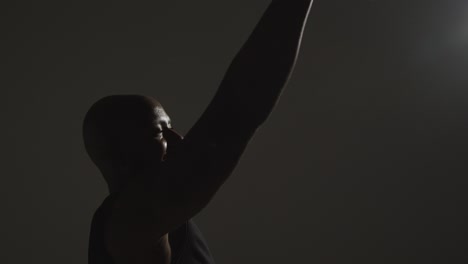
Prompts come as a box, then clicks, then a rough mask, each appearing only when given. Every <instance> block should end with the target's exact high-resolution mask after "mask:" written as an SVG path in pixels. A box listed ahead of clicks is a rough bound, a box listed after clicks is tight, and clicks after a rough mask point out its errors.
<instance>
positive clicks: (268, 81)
mask: <svg viewBox="0 0 468 264" xmlns="http://www.w3.org/2000/svg"><path fill="white" fill-rule="evenodd" d="M311 5H312V0H274V1H272V3H271V4H270V6H269V7H268V9H267V10H266V12H265V13H264V14H263V16H262V18H261V20H260V22H259V23H258V25H257V26H256V28H255V30H254V31H253V33H252V34H251V36H250V37H249V39H248V41H247V42H246V43H245V44H244V45H243V47H242V48H241V50H240V51H239V53H238V54H237V55H236V57H235V58H234V60H233V61H232V63H231V65H230V67H229V69H228V71H227V73H226V75H225V77H224V79H223V81H222V83H221V85H220V87H219V90H218V91H217V93H216V95H215V96H214V99H213V100H212V102H211V103H210V105H209V106H208V107H207V109H206V111H205V112H204V113H203V115H202V116H201V118H200V119H199V120H198V121H197V123H196V124H195V125H194V127H193V128H192V129H191V130H190V131H189V133H188V134H187V136H186V137H185V139H184V142H183V144H182V145H181V147H180V148H179V149H178V150H176V151H175V152H176V153H174V156H173V157H169V159H170V160H169V161H168V164H169V165H168V170H169V171H168V175H169V176H168V180H169V188H168V189H169V190H173V191H171V194H172V195H175V196H174V198H173V201H176V200H177V201H178V202H179V204H177V205H176V204H175V203H172V204H171V205H172V208H173V209H174V210H175V211H173V212H172V213H170V215H173V216H174V218H172V219H170V220H169V221H168V222H170V223H177V222H179V223H180V221H181V220H182V221H183V220H186V219H189V218H190V217H192V216H194V215H195V214H196V213H198V212H199V211H200V210H201V209H203V208H204V207H205V206H206V205H207V204H208V202H209V201H210V200H211V199H212V198H213V196H214V195H215V193H216V192H217V190H218V189H219V188H220V187H221V185H222V184H223V183H224V182H225V180H226V179H227V178H228V177H229V175H230V174H231V172H232V171H233V169H234V167H235V166H236V164H237V162H238V160H239V158H240V156H241V154H242V153H243V151H244V149H245V147H246V145H247V143H248V142H249V140H250V138H251V137H252V135H253V134H254V132H255V130H256V129H257V128H258V127H259V126H260V125H261V124H262V123H263V122H264V121H265V120H266V118H267V117H268V115H269V114H270V112H271V111H272V109H273V107H274V106H275V104H276V102H277V100H278V98H279V96H280V93H281V90H282V88H283V87H284V86H285V85H286V83H287V81H288V79H289V77H290V74H291V72H292V70H293V67H294V64H295V62H296V59H297V55H298V51H299V46H300V42H301V37H302V33H303V31H304V26H305V23H306V20H307V17H308V13H309V11H310V7H311ZM169 149H170V147H169ZM171 158H172V159H171ZM176 197H177V198H176ZM176 218H178V219H176Z"/></svg>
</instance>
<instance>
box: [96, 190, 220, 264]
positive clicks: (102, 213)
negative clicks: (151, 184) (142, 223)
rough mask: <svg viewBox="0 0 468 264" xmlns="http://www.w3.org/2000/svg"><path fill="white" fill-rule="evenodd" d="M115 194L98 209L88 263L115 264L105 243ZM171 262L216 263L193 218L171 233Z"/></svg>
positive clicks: (174, 263) (178, 263)
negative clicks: (105, 225) (106, 227)
mask: <svg viewBox="0 0 468 264" xmlns="http://www.w3.org/2000/svg"><path fill="white" fill-rule="evenodd" d="M115 197H116V196H115V195H112V194H111V195H109V196H108V197H107V198H106V199H105V200H104V201H103V203H102V204H101V206H100V207H99V208H98V209H97V210H96V212H95V213H94V216H93V220H92V223H91V232H90V236H89V247H88V264H114V262H113V260H112V258H111V256H110V255H109V254H108V253H107V251H106V249H105V245H104V223H105V222H106V219H107V217H109V215H110V210H111V206H110V205H111V204H112V203H113V200H114V199H115ZM169 244H170V245H171V255H172V258H171V264H214V261H213V258H212V256H211V254H210V251H209V249H208V246H207V244H206V242H205V239H204V238H203V235H202V233H201V232H200V230H199V229H198V228H197V226H196V225H195V223H194V222H193V220H189V221H187V222H186V223H185V224H183V225H181V226H180V227H178V228H176V229H175V230H174V231H172V232H170V233H169Z"/></svg>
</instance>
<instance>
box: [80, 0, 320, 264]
mask: <svg viewBox="0 0 468 264" xmlns="http://www.w3.org/2000/svg"><path fill="white" fill-rule="evenodd" d="M311 4H312V0H274V1H272V3H271V4H270V6H269V7H268V9H267V10H266V12H265V13H264V14H263V16H262V18H261V20H260V22H259V23H258V25H257V27H256V28H255V30H254V32H253V33H252V35H251V36H250V38H249V39H248V41H247V42H246V43H245V44H244V46H243V47H242V49H241V50H240V52H239V53H238V54H237V56H236V57H235V58H234V60H233V61H232V63H231V65H230V67H229V69H228V71H227V73H226V75H225V77H224V79H223V81H222V83H221V85H220V87H219V90H218V91H217V93H216V95H215V97H214V99H213V100H212V101H211V103H210V105H209V106H208V108H207V109H206V111H205V112H204V113H203V115H202V116H201V117H200V119H199V120H198V121H197V122H196V124H195V125H194V126H193V128H192V129H191V130H190V131H189V132H188V133H187V135H186V136H185V138H182V136H180V135H179V134H177V132H175V131H174V129H173V128H172V125H171V120H170V118H169V116H168V115H167V114H166V112H165V111H164V109H163V107H162V106H161V104H159V103H158V102H157V101H156V100H155V99H153V98H150V97H146V96H138V95H117V96H109V97H105V98H103V99H101V100H99V101H98V102H97V103H95V104H94V105H93V106H92V107H91V109H90V110H89V112H88V113H87V115H86V118H85V121H84V125H83V134H84V141H85V146H86V149H87V151H88V154H89V156H90V157H91V159H92V160H93V162H94V163H95V164H96V165H97V166H98V167H99V169H100V171H101V172H102V174H103V176H104V178H105V179H106V181H107V184H108V186H109V191H110V195H109V196H108V197H107V198H106V199H105V200H104V202H103V203H102V205H101V206H100V207H99V208H98V210H97V211H96V213H95V214H94V217H93V222H92V226H91V234H90V244H89V263H90V264H146V263H148V264H149V263H151V264H169V263H172V264H192V263H198V264H208V263H214V262H213V259H212V258H211V255H210V253H209V250H208V248H207V246H206V243H205V241H204V239H203V237H202V235H201V233H200V231H199V230H198V229H197V227H196V226H195V224H194V223H193V221H191V220H190V219H191V218H192V217H193V216H195V215H196V214H197V213H199V212H200V211H201V210H202V209H203V208H204V207H205V206H206V205H207V204H208V203H209V202H210V200H211V199H212V198H213V196H214V195H215V193H216V192H217V190H218V189H219V188H220V186H221V185H222V184H223V183H224V182H225V180H226V179H227V178H228V177H229V175H230V174H231V172H232V171H233V169H234V167H235V166H236V164H237V162H238V160H239V158H240V156H241V154H242V153H243V151H244V149H245V147H246V146H247V143H248V142H249V140H250V139H251V137H252V135H253V134H254V132H255V131H256V130H257V128H258V127H259V126H260V125H261V124H262V123H263V122H265V120H266V119H267V117H268V115H269V114H270V112H271V111H272V109H273V107H274V105H275V104H276V102H277V100H278V98H279V96H280V93H281V90H282V88H283V87H284V86H285V85H286V83H287V81H288V78H289V76H290V74H291V72H292V69H293V67H294V64H295V62H296V58H297V54H298V51H299V46H300V42H301V36H302V32H303V29H304V25H305V22H306V20H307V16H308V13H309V10H310V7H311Z"/></svg>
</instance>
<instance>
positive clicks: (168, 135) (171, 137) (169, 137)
mask: <svg viewBox="0 0 468 264" xmlns="http://www.w3.org/2000/svg"><path fill="white" fill-rule="evenodd" d="M163 136H164V138H165V139H166V141H167V144H168V145H169V147H173V146H174V145H177V144H179V143H180V142H182V140H183V139H184V137H182V136H181V135H180V134H179V133H177V132H176V131H175V130H174V129H172V128H166V129H164V131H163Z"/></svg>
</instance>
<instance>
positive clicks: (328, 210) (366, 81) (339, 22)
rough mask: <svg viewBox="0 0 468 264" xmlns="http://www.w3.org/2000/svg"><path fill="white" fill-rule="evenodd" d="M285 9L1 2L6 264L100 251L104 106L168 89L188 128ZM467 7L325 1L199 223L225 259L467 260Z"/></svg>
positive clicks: (256, 4)
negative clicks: (97, 141)
mask: <svg viewBox="0 0 468 264" xmlns="http://www.w3.org/2000/svg"><path fill="white" fill-rule="evenodd" d="M291 1H292V0H291ZM268 3H269V1H266V0H255V1H252V0H242V1H239V0H236V1H225V0H223V1H221V0H205V1H156V0H153V1H140V0H136V1H121V0H119V1H94V2H78V1H61V2H51V1H34V2H33V1H30V2H24V1H14V2H11V3H8V4H9V6H4V7H2V8H1V9H0V12H1V17H2V21H1V22H2V23H1V25H2V31H1V36H2V39H3V40H2V46H3V48H2V51H3V52H2V55H1V56H2V57H1V65H2V66H1V67H2V68H1V70H2V71H1V72H2V75H3V76H2V78H1V80H2V83H1V88H2V96H1V101H2V104H1V105H2V111H1V113H2V119H1V120H2V126H1V127H2V129H1V139H2V143H1V146H2V147H1V153H2V165H1V167H0V168H1V171H0V173H1V182H0V186H1V200H0V201H1V204H0V206H1V207H0V208H1V218H0V234H1V235H0V242H1V247H0V263H5V264H16V263H18V264H20V263H21V264H23V263H48V264H59V263H60V264H62V263H68V264H78V263H86V254H87V239H88V233H89V225H90V221H91V216H92V214H93V212H94V210H95V209H96V207H97V206H98V205H99V204H100V202H101V201H102V199H103V198H104V197H105V196H106V194H107V193H106V192H107V190H106V186H105V184H104V181H103V180H102V179H101V178H100V175H99V173H98V171H97V169H96V168H95V167H94V166H93V164H92V163H91V162H90V160H89V159H88V157H87V156H86V153H85V151H84V148H83V144H82V140H81V123H82V120H83V117H84V114H85V113H86V111H87V109H88V108H89V107H90V105H91V104H92V103H93V102H94V101H96V100H97V99H99V98H100V97H102V96H105V95H109V94H116V93H138V94H146V95H151V96H155V97H156V98H158V99H159V100H160V101H161V102H162V103H163V104H164V106H165V108H166V110H167V111H168V113H169V114H170V115H171V117H172V119H173V123H174V125H175V127H176V128H178V129H179V130H180V131H181V132H182V133H186V132H187V130H188V129H189V128H190V126H191V125H192V124H193V123H194V122H195V121H196V119H197V117H198V116H199V115H200V114H201V112H202V111H203V110H204V108H205V106H206V105H207V104H208V102H209V100H210V99H211V98H212V96H213V94H214V92H215V90H216V88H217V86H218V85H219V83H220V81H221V79H222V77H223V75H224V72H225V71H226V69H227V67H228V65H229V62H230V60H231V59H232V58H233V57H234V55H235V54H236V52H237V51H238V49H239V48H240V46H241V45H242V43H243V42H244V41H245V40H246V39H247V37H248V35H249V34H250V32H251V31H252V29H253V27H254V26H255V24H256V22H257V21H258V19H259V18H260V16H261V14H262V13H263V11H264V10H265V8H266V6H267V4H268ZM466 14H468V3H467V2H466V1H462V0H460V1H443V0H440V1H426V0H413V1H411V0H398V1H395V0H394V1H390V0H388V1H386V0H374V1H364V0H355V1H350V0H342V1H338V0H317V1H315V3H314V6H313V9H312V12H311V16H310V20H309V22H308V25H307V29H306V32H305V36H304V39H303V47H302V53H301V55H300V58H299V60H298V63H297V67H296V70H295V72H294V75H293V77H292V79H291V81H290V83H289V86H288V89H287V90H286V91H285V93H284V95H283V97H282V100H281V102H280V103H279V104H278V106H277V108H276V109H275V111H274V113H273V114H272V116H271V118H270V119H269V121H268V122H267V123H266V124H265V125H264V126H263V127H262V128H261V129H260V130H259V132H258V134H257V135H256V137H255V138H254V140H253V141H252V142H251V144H250V146H249V147H248V150H247V152H246V153H245V155H244V156H243V158H242V161H241V162H240V164H239V166H238V168H237V170H236V171H235V173H234V174H233V175H232V178H230V180H229V181H228V182H227V183H226V184H225V185H224V186H223V188H222V189H221V190H220V192H219V194H218V195H217V197H216V198H215V200H214V201H213V202H212V203H211V204H210V205H209V206H208V207H207V208H206V209H205V210H204V211H203V212H202V213H201V214H200V215H198V216H197V217H196V219H195V220H196V222H197V223H198V224H199V226H200V228H201V229H202V230H203V232H204V234H205V236H206V238H207V240H208V242H209V243H210V248H211V250H212V252H213V255H214V257H215V260H216V261H217V262H218V263H222V264H234V263H252V264H253V263H269V264H276V263H369V264H370V263H468V252H467V247H468V243H467V242H468V240H467V232H468V227H467V221H466V220H467V214H466V205H467V200H468V194H467V193H466V188H467V185H468V181H467V179H466V173H467V164H466V160H467V158H468V157H467V156H468V155H467V154H468V153H467V143H468V141H467V138H466V134H467V132H468V123H467V114H468V112H467V110H468V106H467V102H468V92H467V89H468V86H467V84H468V75H467V73H466V70H467V69H468V49H467V48H468V18H467V16H466ZM284 19H287V18H286V17H285V18H284ZM194 99H195V100H194ZM273 149H274V150H278V151H272V150H273Z"/></svg>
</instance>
